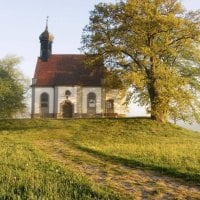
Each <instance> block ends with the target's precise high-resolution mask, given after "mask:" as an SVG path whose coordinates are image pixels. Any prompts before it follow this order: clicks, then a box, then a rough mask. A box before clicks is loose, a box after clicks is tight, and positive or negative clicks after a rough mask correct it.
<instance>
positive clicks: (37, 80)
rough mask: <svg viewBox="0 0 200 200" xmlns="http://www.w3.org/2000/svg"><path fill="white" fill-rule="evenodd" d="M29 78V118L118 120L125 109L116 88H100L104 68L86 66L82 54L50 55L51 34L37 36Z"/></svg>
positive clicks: (97, 65) (46, 32)
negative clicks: (37, 50) (37, 46)
mask: <svg viewBox="0 0 200 200" xmlns="http://www.w3.org/2000/svg"><path fill="white" fill-rule="evenodd" d="M39 39H40V45H41V46H40V57H39V58H38V60H37V64H36V68H35V74H34V77H33V79H32V85H31V87H32V109H31V117H32V118H82V117H83V118H84V117H118V116H123V115H124V114H125V106H124V105H123V100H122V98H121V96H120V95H119V91H118V90H117V89H112V90H109V91H107V90H106V89H105V88H104V86H103V83H104V81H103V80H104V78H105V67H104V66H103V62H97V63H96V64H95V65H94V66H93V67H88V66H87V65H86V62H85V57H86V56H85V55H83V54H52V43H53V35H52V34H50V33H49V31H48V26H47V25H46V29H45V31H44V32H43V33H42V34H41V35H40V37H39Z"/></svg>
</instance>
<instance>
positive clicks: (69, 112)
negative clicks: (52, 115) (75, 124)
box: [62, 102, 73, 118]
mask: <svg viewBox="0 0 200 200" xmlns="http://www.w3.org/2000/svg"><path fill="white" fill-rule="evenodd" d="M72 116H73V104H72V103H71V102H65V103H64V104H63V106H62V117H63V118H72Z"/></svg>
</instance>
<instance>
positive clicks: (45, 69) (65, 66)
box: [34, 54, 104, 86]
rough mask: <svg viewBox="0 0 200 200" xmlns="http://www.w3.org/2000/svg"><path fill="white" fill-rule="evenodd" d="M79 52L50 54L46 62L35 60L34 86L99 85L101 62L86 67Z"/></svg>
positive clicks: (102, 69)
mask: <svg viewBox="0 0 200 200" xmlns="http://www.w3.org/2000/svg"><path fill="white" fill-rule="evenodd" d="M84 60H85V56H84V55H81V54H64V55H55V54H53V55H51V56H50V57H49V58H48V61H47V62H43V61H42V60H41V59H40V58H38V60H37V64H36V69H35V75H34V78H35V79H36V82H35V84H34V85H35V86H73V85H81V86H101V85H102V79H103V74H104V73H103V71H104V68H103V67H102V64H100V63H99V64H97V65H95V66H94V67H87V66H86V64H85V62H84Z"/></svg>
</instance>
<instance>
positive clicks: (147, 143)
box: [0, 119, 200, 199]
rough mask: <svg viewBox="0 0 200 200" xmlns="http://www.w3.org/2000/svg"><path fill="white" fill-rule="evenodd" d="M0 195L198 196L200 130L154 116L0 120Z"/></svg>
mask: <svg viewBox="0 0 200 200" xmlns="http://www.w3.org/2000/svg"><path fill="white" fill-rule="evenodd" d="M0 145H1V148H0V155H1V156H0V199H161V198H165V197H166V198H167V199H170V198H171V199H174V198H175V197H176V199H186V198H189V199H200V187H199V185H200V134H199V133H195V132H192V131H188V130H185V129H182V128H180V127H178V126H174V125H171V124H159V123H156V122H154V121H151V120H149V119H69V120H0Z"/></svg>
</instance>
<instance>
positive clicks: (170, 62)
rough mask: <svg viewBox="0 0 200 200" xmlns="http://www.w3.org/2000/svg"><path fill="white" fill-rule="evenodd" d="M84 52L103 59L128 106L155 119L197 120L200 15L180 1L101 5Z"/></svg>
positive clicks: (84, 39) (93, 15)
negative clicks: (136, 106)
mask: <svg viewBox="0 0 200 200" xmlns="http://www.w3.org/2000/svg"><path fill="white" fill-rule="evenodd" d="M82 50H83V51H84V52H85V53H86V54H96V55H99V56H100V57H103V59H104V61H105V65H106V66H107V67H108V69H109V70H110V71H112V72H113V73H114V74H115V76H116V75H117V76H118V77H119V78H120V79H121V83H122V85H123V89H124V90H126V91H129V92H127V98H126V99H127V103H129V102H131V101H134V102H137V103H139V105H143V106H144V105H145V106H146V107H147V109H148V110H149V112H150V113H151V118H152V119H155V120H157V121H161V122H166V121H167V119H168V117H172V118H176V119H183V120H186V119H192V117H195V116H198V111H199V108H200V99H199V89H200V73H199V70H200V12H199V11H186V10H185V9H184V8H183V6H182V4H181V3H180V1H178V0H140V1H138V0H127V1H119V2H117V3H114V4H112V3H108V4H106V3H100V4H98V5H96V6H95V9H94V10H93V11H91V14H90V21H89V24H88V25H87V26H86V27H85V28H84V31H83V36H82Z"/></svg>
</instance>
